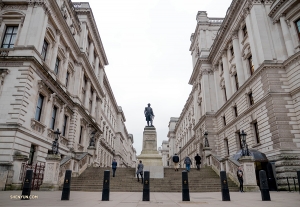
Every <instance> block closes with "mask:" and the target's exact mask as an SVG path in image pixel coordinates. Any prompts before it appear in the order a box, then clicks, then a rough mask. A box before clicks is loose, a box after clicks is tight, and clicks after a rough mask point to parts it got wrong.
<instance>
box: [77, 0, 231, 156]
mask: <svg viewBox="0 0 300 207" xmlns="http://www.w3.org/2000/svg"><path fill="white" fill-rule="evenodd" d="M80 1H81V2H82V1H85V0H73V2H80ZM88 2H89V3H90V6H91V8H92V11H93V14H94V17H95V19H96V23H97V27H98V30H99V33H100V36H101V39H102V43H103V45H104V49H105V52H106V56H107V59H108V62H109V65H108V66H106V68H105V71H106V74H107V76H108V79H109V82H110V85H111V87H112V90H113V93H114V96H115V98H116V100H117V103H118V105H119V106H122V108H123V111H124V114H125V117H126V122H125V124H126V127H127V131H128V133H131V134H133V138H134V144H133V145H134V147H135V149H136V151H137V155H139V154H140V153H141V150H142V143H143V130H144V127H145V126H146V121H145V117H144V109H145V107H146V106H147V104H148V103H151V107H152V109H153V111H154V115H155V119H154V123H153V125H154V126H155V127H156V131H157V145H158V147H159V146H161V144H162V141H163V140H168V137H167V134H168V124H169V121H170V117H179V116H180V113H181V111H182V109H183V107H184V104H185V103H186V100H187V98H188V96H189V93H190V91H191V89H192V86H191V85H189V84H188V81H189V78H190V75H191V73H192V70H193V68H192V58H191V53H190V51H189V47H190V43H191V42H190V36H191V34H192V33H193V32H194V31H195V28H196V24H197V22H196V15H197V12H198V11H207V13H208V16H209V17H225V13H226V11H227V9H228V7H229V6H230V3H231V0H89V1H88Z"/></svg>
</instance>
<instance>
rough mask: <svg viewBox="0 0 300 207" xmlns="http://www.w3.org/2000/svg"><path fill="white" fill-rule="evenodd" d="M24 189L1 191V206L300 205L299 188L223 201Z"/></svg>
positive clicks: (205, 196) (234, 195) (211, 196)
mask: <svg viewBox="0 0 300 207" xmlns="http://www.w3.org/2000/svg"><path fill="white" fill-rule="evenodd" d="M21 193H22V192H21V191H0V206H5V207H14V206H38V207H43V206H48V207H52V206H53V207H54V206H57V207H59V206H72V207H76V206H80V207H89V206H91V207H96V206H104V207H153V206H164V207H177V206H178V207H179V206H180V207H181V206H182V207H184V206H188V207H196V206H205V207H206V206H207V207H208V206H221V207H226V206H230V207H235V206H236V207H243V206H249V207H260V206H271V207H277V206H278V207H299V206H300V194H299V192H270V196H271V201H262V200H261V194H260V192H246V193H240V192H231V193H230V198H231V201H222V196H221V192H208V193H190V201H182V194H181V193H158V192H156V193H154V192H153V193H151V192H150V201H142V192H141V193H138V192H119V193H117V192H111V193H110V200H109V201H101V198H102V193H101V192H82V191H71V193H70V200H68V201H61V200H60V198H61V191H31V196H32V199H31V200H20V199H19V198H18V196H20V195H21Z"/></svg>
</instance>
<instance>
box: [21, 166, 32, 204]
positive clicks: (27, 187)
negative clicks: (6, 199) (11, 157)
mask: <svg viewBox="0 0 300 207" xmlns="http://www.w3.org/2000/svg"><path fill="white" fill-rule="evenodd" d="M32 174H33V171H32V170H26V176H25V180H24V183H23V190H22V196H21V200H29V199H30V198H29V197H30V193H31V182H32Z"/></svg>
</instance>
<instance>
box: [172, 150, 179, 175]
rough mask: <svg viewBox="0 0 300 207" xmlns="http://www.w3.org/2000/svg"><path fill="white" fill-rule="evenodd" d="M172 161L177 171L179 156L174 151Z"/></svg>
mask: <svg viewBox="0 0 300 207" xmlns="http://www.w3.org/2000/svg"><path fill="white" fill-rule="evenodd" d="M173 162H174V169H175V171H178V163H179V157H178V155H177V154H176V153H175V155H174V156H173Z"/></svg>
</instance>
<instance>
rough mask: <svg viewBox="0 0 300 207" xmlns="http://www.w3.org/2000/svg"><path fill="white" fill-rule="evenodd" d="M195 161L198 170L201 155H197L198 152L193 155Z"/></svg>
mask: <svg viewBox="0 0 300 207" xmlns="http://www.w3.org/2000/svg"><path fill="white" fill-rule="evenodd" d="M195 161H196V166H197V170H200V164H201V157H200V156H199V154H197V155H196V156H195Z"/></svg>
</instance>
